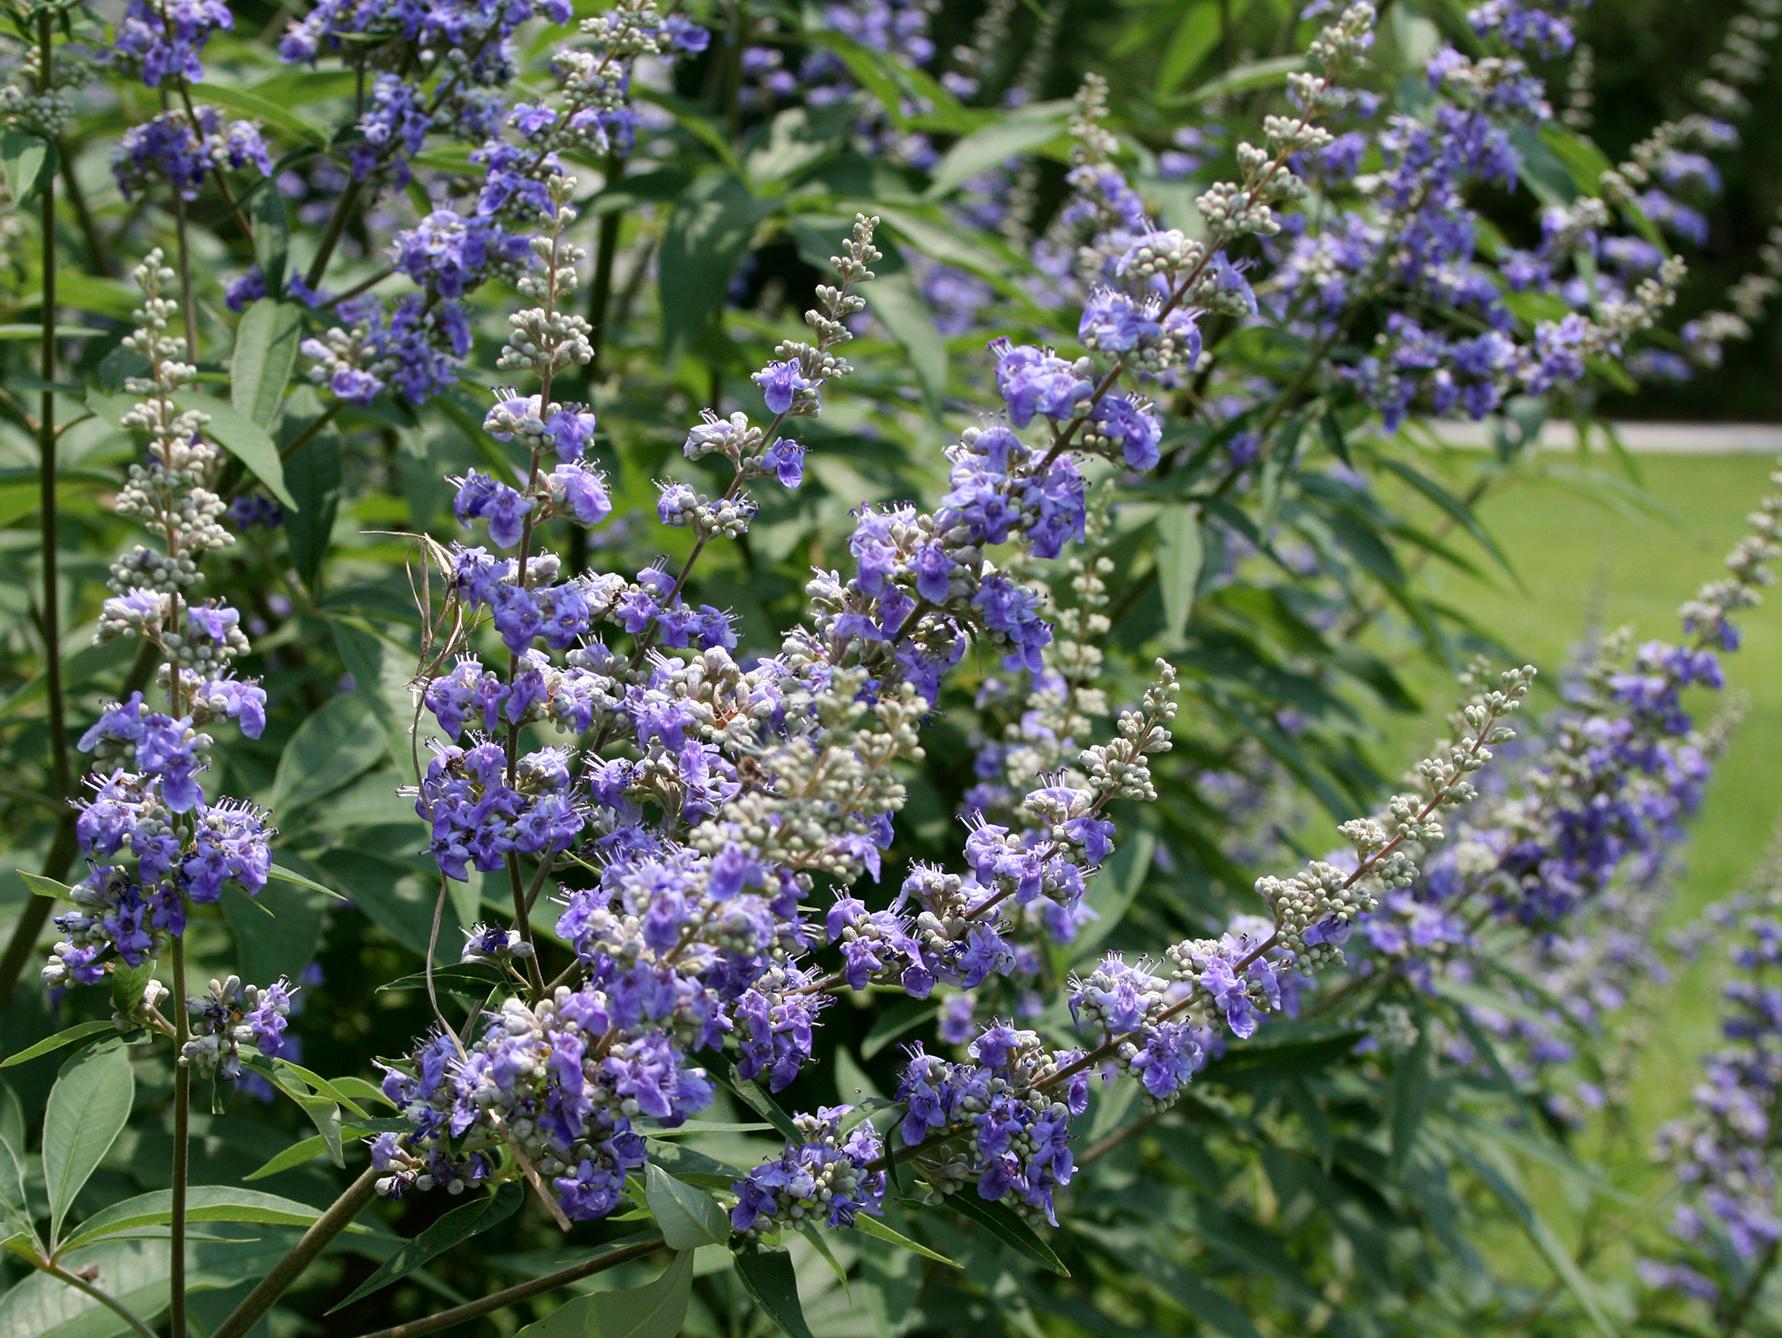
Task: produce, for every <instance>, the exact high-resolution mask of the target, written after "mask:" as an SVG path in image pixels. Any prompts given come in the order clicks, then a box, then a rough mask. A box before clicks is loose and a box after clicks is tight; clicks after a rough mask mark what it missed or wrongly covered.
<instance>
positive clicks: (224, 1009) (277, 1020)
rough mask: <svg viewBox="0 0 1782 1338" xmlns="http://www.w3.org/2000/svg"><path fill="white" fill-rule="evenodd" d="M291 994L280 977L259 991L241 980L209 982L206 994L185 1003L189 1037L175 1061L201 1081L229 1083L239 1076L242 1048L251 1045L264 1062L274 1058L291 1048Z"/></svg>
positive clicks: (287, 984)
mask: <svg viewBox="0 0 1782 1338" xmlns="http://www.w3.org/2000/svg"><path fill="white" fill-rule="evenodd" d="M295 993H296V987H295V986H293V985H292V984H291V982H290V981H289V980H288V979H285V978H284V977H280V978H279V979H278V980H275V981H274V982H273V983H272V984H270V985H267V986H266V987H265V988H263V989H262V988H261V987H259V986H257V985H248V986H245V987H244V986H243V985H242V983H241V977H240V976H230V977H229V978H228V979H227V980H212V981H211V982H210V992H209V993H208V994H200V995H194V996H193V997H192V998H190V999H188V1000H187V1001H186V1008H187V1010H188V1013H189V1015H190V1017H191V1028H192V1039H191V1040H189V1041H187V1042H186V1044H185V1048H184V1049H183V1050H182V1051H181V1052H180V1062H181V1063H182V1064H189V1065H191V1066H192V1067H193V1068H194V1069H195V1070H197V1072H198V1073H199V1074H200V1075H202V1076H203V1077H206V1078H210V1077H214V1078H216V1079H217V1080H218V1081H219V1082H222V1083H224V1084H231V1083H234V1082H235V1081H236V1080H237V1079H239V1078H240V1077H241V1047H242V1046H244V1045H247V1046H251V1047H253V1049H254V1050H255V1051H256V1052H257V1053H259V1054H260V1055H263V1056H265V1057H266V1058H267V1059H273V1058H276V1057H277V1056H278V1055H280V1054H282V1053H283V1052H284V1051H285V1050H286V1049H287V1048H289V1046H290V1044H291V1043H290V1042H289V1041H287V1040H286V1038H285V1029H286V1027H288V1026H289V1025H290V1023H289V1018H290V1014H291V996H292V995H294V994H295Z"/></svg>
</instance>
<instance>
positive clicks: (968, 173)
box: [925, 104, 1064, 200]
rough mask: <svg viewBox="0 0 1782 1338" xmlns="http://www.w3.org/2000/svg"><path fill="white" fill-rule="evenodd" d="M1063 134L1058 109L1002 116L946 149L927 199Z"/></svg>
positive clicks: (1038, 107) (1045, 107)
mask: <svg viewBox="0 0 1782 1338" xmlns="http://www.w3.org/2000/svg"><path fill="white" fill-rule="evenodd" d="M1063 134H1064V121H1063V117H1062V116H1061V114H1060V111H1059V109H1058V108H1057V107H1055V106H1051V105H1044V104H1042V105H1036V106H1033V107H1029V108H1025V109H1024V110H1023V111H1021V112H1017V113H1011V114H1009V115H1007V116H1000V117H998V118H997V119H996V120H994V121H992V122H990V124H989V125H986V126H984V127H983V128H982V129H981V130H974V131H972V132H971V134H969V135H967V136H965V137H964V138H963V139H961V140H960V141H959V142H958V143H956V144H955V145H953V147H952V148H950V149H948V150H947V152H946V154H945V155H944V156H943V157H942V158H941V160H940V162H938V163H936V164H935V166H934V173H933V175H932V176H930V177H929V180H928V190H927V191H926V192H925V198H926V199H930V200H936V199H939V198H941V197H942V196H945V195H949V194H951V193H952V192H953V191H955V190H957V189H958V188H959V187H961V186H963V185H964V184H965V183H966V182H968V181H970V180H971V179H972V178H973V177H976V176H980V175H982V174H983V173H985V172H988V171H989V170H990V169H991V168H993V167H1000V166H1002V164H1003V163H1005V162H1007V161H1008V160H1009V159H1010V158H1018V157H1020V156H1021V155H1022V154H1024V153H1028V152H1030V151H1031V150H1033V149H1037V148H1039V147H1040V146H1041V145H1042V144H1050V143H1051V142H1052V141H1053V140H1055V139H1058V138H1060V137H1061V136H1062V135H1063Z"/></svg>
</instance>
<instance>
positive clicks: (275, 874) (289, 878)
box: [266, 864, 346, 901]
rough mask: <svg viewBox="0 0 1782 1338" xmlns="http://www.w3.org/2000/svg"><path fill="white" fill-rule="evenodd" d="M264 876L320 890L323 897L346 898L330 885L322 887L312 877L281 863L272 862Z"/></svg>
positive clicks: (309, 889) (340, 899)
mask: <svg viewBox="0 0 1782 1338" xmlns="http://www.w3.org/2000/svg"><path fill="white" fill-rule="evenodd" d="M266 876H267V877H268V878H271V879H273V880H274V881H276V882H280V883H290V884H291V885H292V886H293V887H301V888H304V889H306V890H307V891H310V892H320V893H321V894H322V895H323V896H324V897H333V898H334V900H336V901H345V900H346V898H345V897H344V896H342V895H341V894H340V893H338V892H336V891H335V890H334V889H333V888H331V887H324V886H323V885H322V884H320V883H318V882H317V881H316V880H315V879H313V878H306V877H304V876H303V875H302V874H300V873H298V872H297V870H295V869H292V868H289V867H287V866H285V865H283V864H274V865H271V866H270V867H268V869H267V870H266Z"/></svg>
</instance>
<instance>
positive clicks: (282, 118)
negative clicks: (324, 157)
mask: <svg viewBox="0 0 1782 1338" xmlns="http://www.w3.org/2000/svg"><path fill="white" fill-rule="evenodd" d="M192 95H193V96H194V97H195V98H197V99H198V100H199V101H201V102H214V103H215V104H216V105H217V106H219V107H226V108H227V109H228V110H230V111H232V112H235V113H236V114H238V115H241V116H251V117H253V118H254V119H255V120H256V121H264V122H265V123H266V124H267V125H272V126H277V127H278V128H279V129H280V130H283V131H284V132H285V133H286V134H288V135H292V136H294V137H295V138H297V139H300V140H303V141H304V142H306V143H309V144H313V145H315V147H317V148H318V149H319V148H321V147H322V146H323V145H325V144H326V143H327V142H328V134H327V132H326V131H324V130H323V129H322V128H321V127H319V126H313V125H311V124H310V123H309V122H308V121H306V120H304V119H303V118H302V117H301V116H299V115H298V114H297V113H296V112H294V111H292V110H291V109H290V107H288V106H287V105H286V104H284V103H282V102H274V101H273V100H272V99H271V98H264V97H261V96H260V95H259V94H258V93H250V92H249V91H248V90H247V89H245V88H229V87H226V86H224V85H222V84H193V85H192Z"/></svg>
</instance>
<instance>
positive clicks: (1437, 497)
mask: <svg viewBox="0 0 1782 1338" xmlns="http://www.w3.org/2000/svg"><path fill="white" fill-rule="evenodd" d="M1368 454H1369V455H1370V456H1371V457H1372V458H1373V459H1374V461H1375V462H1376V463H1378V464H1381V465H1384V466H1385V467H1386V468H1387V469H1389V470H1391V471H1392V472H1393V473H1394V474H1396V475H1398V476H1399V478H1401V479H1403V480H1404V481H1405V482H1406V483H1408V484H1410V485H1411V487H1413V488H1415V489H1416V490H1417V491H1418V492H1419V493H1421V494H1422V495H1423V496H1424V497H1426V498H1428V499H1429V500H1430V501H1431V502H1433V503H1435V505H1436V506H1438V507H1440V508H1441V509H1442V511H1443V513H1444V514H1446V515H1447V516H1448V518H1449V519H1451V520H1452V521H1454V523H1455V524H1457V525H1459V526H1460V527H1461V528H1463V529H1464V530H1465V531H1466V532H1467V533H1468V534H1470V535H1472V537H1473V538H1474V539H1475V540H1476V541H1477V542H1478V544H1479V546H1480V547H1481V548H1483V549H1484V550H1485V551H1486V552H1487V553H1489V554H1491V556H1492V557H1493V558H1495V559H1497V563H1498V565H1499V566H1500V567H1502V568H1503V569H1504V570H1505V571H1506V572H1508V573H1509V574H1510V576H1511V578H1512V579H1513V580H1514V581H1515V582H1516V584H1517V585H1518V586H1519V587H1521V586H1522V578H1521V577H1520V576H1518V575H1517V574H1516V568H1515V567H1514V566H1512V565H1511V563H1510V559H1509V557H1508V556H1506V555H1505V553H1504V551H1503V550H1502V549H1501V548H1499V547H1498V545H1497V540H1495V539H1493V538H1492V537H1491V535H1490V533H1489V532H1488V531H1487V530H1486V529H1485V527H1484V526H1483V525H1482V524H1480V523H1479V518H1478V517H1477V516H1475V515H1474V514H1473V512H1472V509H1471V508H1470V507H1468V506H1467V504H1466V503H1465V502H1463V501H1461V500H1460V498H1458V497H1456V496H1454V495H1453V494H1452V493H1450V492H1449V491H1448V490H1447V489H1446V488H1444V487H1442V485H1441V484H1439V483H1437V482H1436V481H1435V480H1434V479H1432V478H1430V477H1429V475H1427V474H1424V473H1422V472H1421V471H1420V470H1416V469H1413V468H1412V467H1411V466H1410V465H1407V464H1406V463H1404V461H1402V460H1397V459H1394V458H1393V457H1391V456H1390V455H1387V454H1386V453H1385V452H1383V451H1369V452H1368ZM1523 588H1524V589H1526V587H1523Z"/></svg>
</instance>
